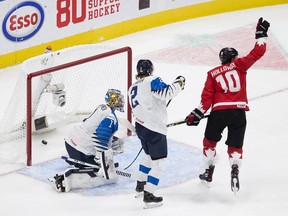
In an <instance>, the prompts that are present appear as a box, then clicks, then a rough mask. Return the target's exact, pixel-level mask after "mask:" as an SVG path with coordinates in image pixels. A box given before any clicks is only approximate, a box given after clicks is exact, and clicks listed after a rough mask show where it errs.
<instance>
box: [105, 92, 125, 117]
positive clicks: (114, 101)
mask: <svg viewBox="0 0 288 216" xmlns="http://www.w3.org/2000/svg"><path fill="white" fill-rule="evenodd" d="M105 101H106V104H107V105H108V106H109V107H111V108H112V109H114V110H118V111H120V112H124V96H123V95H122V94H121V91H119V90H117V89H108V91H107V93H106V97H105Z"/></svg>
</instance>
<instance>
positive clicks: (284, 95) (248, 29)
mask: <svg viewBox="0 0 288 216" xmlns="http://www.w3.org/2000/svg"><path fill="white" fill-rule="evenodd" d="M261 16H262V17H263V18H264V19H266V20H268V21H269V22H270V24H271V27H270V29H269V32H268V35H269V42H268V50H267V53H266V55H265V58H264V57H263V59H261V60H260V61H259V62H258V63H257V65H255V67H252V69H250V70H249V71H248V76H247V82H248V85H247V91H248V98H249V104H250V109H251V111H250V112H247V121H248V125H247V130H246V137H245V143H244V152H243V154H244V155H243V163H242V167H241V170H240V175H239V178H240V184H241V185H240V187H241V188H240V191H239V192H238V193H237V195H236V196H234V194H233V193H232V192H231V190H230V168H229V163H228V158H227V153H226V151H227V148H226V145H225V144H224V142H225V138H226V133H225V132H224V134H223V138H222V140H221V141H220V142H219V143H218V146H217V155H218V158H217V163H216V168H215V173H214V180H213V183H212V184H211V188H210V189H206V188H204V187H203V186H202V185H201V184H200V182H199V179H198V178H197V175H198V174H199V172H200V171H201V172H202V171H203V170H202V167H201V166H202V164H201V163H200V162H199V161H198V159H197V157H198V156H199V155H200V153H201V151H202V139H203V133H204V129H205V124H206V120H202V122H201V123H200V125H199V126H198V127H188V126H186V125H180V126H175V127H171V128H169V130H168V139H169V142H171V143H170V144H171V148H172V149H175V145H177V144H179V146H182V145H183V146H186V147H187V148H190V149H192V150H193V151H194V154H195V155H194V156H195V157H193V158H191V159H190V158H189V156H187V152H181V148H179V149H178V148H176V151H177V152H176V153H175V152H171V154H169V157H175V158H169V160H170V161H171V160H173V159H175V160H176V163H175V164H173V166H172V165H171V169H169V167H168V168H167V167H166V169H165V171H166V173H165V175H163V181H162V182H164V183H165V184H167V186H166V187H160V188H159V190H157V192H156V195H161V196H163V198H164V202H163V203H164V204H163V206H161V207H159V208H155V209H148V210H144V209H143V202H142V200H139V199H135V198H134V191H133V188H132V189H131V187H128V189H126V190H120V192H119V190H118V189H119V188H120V189H121V185H118V186H117V188H118V189H117V193H116V194H113V190H114V189H115V188H113V187H112V188H110V187H108V188H107V193H106V194H105V189H104V192H103V193H102V194H100V195H99V194H97V193H96V191H97V189H93V190H91V191H94V192H92V193H90V194H89V191H87V190H86V192H85V193H82V192H81V191H75V192H74V191H72V192H70V193H57V192H56V191H54V190H53V189H52V188H51V186H50V185H49V184H48V183H47V182H45V181H44V180H43V179H41V176H39V172H37V174H35V172H34V173H33V171H35V169H33V168H31V169H27V168H21V169H20V170H15V171H11V172H8V171H7V170H9V168H13V167H7V165H2V164H0V215H1V216H18V215H31V216H36V215H37V216H64V215H65V216H68V215H69V216H79V215H81V216H84V215H89V216H90V215H97V216H99V215H105V216H108V215H109V216H110V215H113V216H128V215H131V216H132V215H133V216H135V215H138V216H142V215H143V216H148V215H149V216H154V215H155V216H156V215H157V216H158V215H162V216H164V215H168V216H170V215H171V216H172V215H179V216H186V215H187V216H188V215H189V216H190V215H194V216H198V215H213V216H228V215H229V216H244V215H246V216H255V215H258V216H271V215H275V216H286V215H287V214H288V196H287V193H288V168H287V164H288V125H287V123H288V117H287V116H288V63H287V62H288V30H287V20H288V4H286V5H279V6H272V7H263V8H257V9H250V10H244V11H238V12H231V13H223V14H220V15H214V16H209V17H203V18H198V19H192V20H188V21H183V22H178V23H174V24H170V25H166V26H162V27H157V28H153V29H150V30H146V31H142V32H138V33H135V34H131V35H128V36H125V37H121V38H117V39H114V40H110V41H106V42H103V43H104V44H109V45H113V46H116V47H122V46H130V47H131V48H132V49H133V60H134V61H133V64H134V65H135V64H136V62H137V61H138V60H139V59H140V58H150V59H151V60H152V61H153V63H154V66H155V71H154V74H155V75H159V76H160V77H162V78H163V80H164V81H166V82H167V83H170V82H172V81H173V80H174V79H175V78H176V77H177V76H178V75H183V76H185V77H186V87H185V89H184V91H183V92H181V93H180V94H179V96H177V97H176V98H174V99H173V100H172V102H171V104H170V106H169V107H168V116H169V122H173V121H176V120H181V119H184V118H185V116H186V115H187V114H189V113H190V111H191V110H192V109H194V108H195V107H196V106H198V103H199V101H200V94H201V91H202V88H203V85H204V81H205V79H206V72H207V71H208V70H209V69H211V68H212V67H214V66H217V65H218V64H219V62H218V52H219V50H220V49H221V48H223V47H225V46H233V47H234V48H236V49H237V50H238V51H239V52H240V56H241V55H245V54H247V53H248V52H249V51H250V50H251V49H252V48H253V46H254V42H255V40H254V30H255V26H256V23H257V20H258V18H259V17H261ZM134 68H135V66H133V69H134ZM18 70H19V66H14V67H9V68H5V69H1V70H0V92H1V93H0V94H1V95H0V98H1V107H0V117H1V116H2V113H3V112H4V111H5V108H6V104H7V103H8V101H9V98H10V94H11V92H12V90H13V88H14V85H15V82H16V77H17V73H18ZM103 97H104V96H103ZM134 138H135V137H134ZM132 139H133V138H132ZM134 141H135V140H134ZM136 143H137V139H136ZM136 149H137V150H136V151H135V152H133V153H131V155H133V156H136V154H137V153H138V149H139V148H138V147H137V148H136ZM38 151H41V154H43V155H44V156H43V159H44V161H41V160H40V159H39V158H38V159H37V157H36V162H38V163H39V164H40V162H44V166H43V167H44V168H45V166H46V165H45V163H46V162H47V163H49V161H50V160H54V159H55V158H58V157H60V156H61V155H62V154H64V153H65V150H64V146H63V145H62V144H60V146H59V144H58V145H55V147H54V146H53V145H50V144H49V143H48V145H47V146H44V145H41V144H39V148H38ZM39 154H40V153H39ZM123 154H125V152H124V153H123ZM181 157H184V162H183V161H182V160H181ZM132 159H133V158H132ZM56 162H57V161H56ZM130 162H131V159H129V160H128V161H126V162H125V165H128V164H129V163H130ZM168 164H169V163H168ZM36 167H37V165H36ZM14 168H15V167H14ZM40 168H41V167H40ZM190 168H191V170H192V171H191V172H194V174H195V175H189V174H186V172H187V170H188V171H189V172H190ZM31 170H32V174H31V173H29V171H31ZM182 170H183V172H182ZM43 172H44V171H43ZM27 173H28V174H27ZM37 175H38V176H37ZM42 177H43V176H42ZM45 177H46V176H44V178H45ZM171 179H172V180H173V179H174V180H175V181H172V184H171V183H170V181H169V180H171ZM132 184H133V187H134V182H132ZM160 185H161V182H160ZM102 190H103V189H102ZM111 190H112V192H111Z"/></svg>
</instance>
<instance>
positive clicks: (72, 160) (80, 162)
mask: <svg viewBox="0 0 288 216" xmlns="http://www.w3.org/2000/svg"><path fill="white" fill-rule="evenodd" d="M61 159H63V160H65V161H69V162H72V163H75V164H80V165H83V166H87V167H91V168H97V169H99V168H100V167H99V166H98V165H95V164H91V163H86V162H84V161H80V160H76V159H73V158H69V157H66V156H61ZM116 168H117V167H116ZM116 174H117V175H119V176H122V177H125V178H130V179H132V174H131V173H127V172H123V171H121V170H117V169H116Z"/></svg>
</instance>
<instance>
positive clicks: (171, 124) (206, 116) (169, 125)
mask: <svg viewBox="0 0 288 216" xmlns="http://www.w3.org/2000/svg"><path fill="white" fill-rule="evenodd" d="M208 117H209V115H205V116H204V117H203V118H208ZM203 118H202V119H203ZM186 122H187V121H186V120H182V121H177V122H173V123H170V124H167V125H166V127H173V126H176V125H180V124H184V123H186Z"/></svg>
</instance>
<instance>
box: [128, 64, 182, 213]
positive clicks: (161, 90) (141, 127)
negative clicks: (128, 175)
mask: <svg viewBox="0 0 288 216" xmlns="http://www.w3.org/2000/svg"><path fill="white" fill-rule="evenodd" d="M153 71H154V66H153V63H152V62H151V61H150V60H148V59H141V60H139V61H138V63H137V75H136V79H137V81H136V82H135V83H134V84H133V85H132V86H130V88H129V92H128V96H129V103H130V106H131V108H132V112H133V115H134V118H135V122H136V123H135V128H136V133H137V136H138V138H139V139H140V141H141V145H142V148H143V150H144V152H145V155H144V157H143V159H142V161H141V163H140V165H139V172H138V177H137V186H136V192H137V193H138V194H137V196H139V195H140V194H144V197H143V201H144V203H145V206H144V208H150V207H156V206H160V205H162V200H163V198H162V197H157V196H155V195H154V192H155V190H156V188H157V186H158V184H159V181H160V174H161V172H162V168H163V162H164V158H166V157H167V139H166V134H167V127H166V123H167V107H166V101H167V100H170V99H172V98H173V97H175V96H176V95H177V94H178V93H179V92H180V91H182V90H183V89H184V86H185V78H184V77H183V76H178V77H177V78H176V80H175V81H174V82H173V83H172V84H171V85H168V84H166V83H164V82H163V81H162V79H161V78H160V77H156V76H153Z"/></svg>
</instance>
